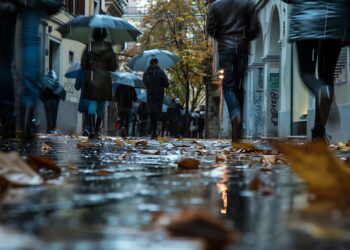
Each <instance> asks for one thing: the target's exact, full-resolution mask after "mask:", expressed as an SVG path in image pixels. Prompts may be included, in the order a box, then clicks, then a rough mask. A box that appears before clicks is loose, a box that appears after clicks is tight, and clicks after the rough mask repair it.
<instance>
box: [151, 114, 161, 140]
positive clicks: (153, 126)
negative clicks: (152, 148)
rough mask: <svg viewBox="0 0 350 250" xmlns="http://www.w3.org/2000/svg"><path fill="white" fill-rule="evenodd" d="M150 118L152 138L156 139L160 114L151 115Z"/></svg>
mask: <svg viewBox="0 0 350 250" xmlns="http://www.w3.org/2000/svg"><path fill="white" fill-rule="evenodd" d="M150 118H151V125H150V130H151V136H152V137H156V136H157V124H158V120H159V113H153V112H151V113H150Z"/></svg>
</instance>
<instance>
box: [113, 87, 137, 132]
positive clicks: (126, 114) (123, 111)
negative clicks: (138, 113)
mask: <svg viewBox="0 0 350 250" xmlns="http://www.w3.org/2000/svg"><path fill="white" fill-rule="evenodd" d="M115 100H116V102H117V104H118V113H119V117H120V123H121V136H122V137H126V136H128V134H129V118H130V111H131V107H132V105H133V103H134V102H136V101H137V95H136V91H135V88H134V87H131V86H127V85H118V87H117V89H116V91H115Z"/></svg>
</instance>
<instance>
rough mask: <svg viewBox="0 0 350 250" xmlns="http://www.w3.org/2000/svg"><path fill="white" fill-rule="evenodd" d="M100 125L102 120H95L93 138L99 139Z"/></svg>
mask: <svg viewBox="0 0 350 250" xmlns="http://www.w3.org/2000/svg"><path fill="white" fill-rule="evenodd" d="M101 124H102V120H101V119H98V118H97V120H96V126H95V136H96V137H100V136H101V135H100V130H101Z"/></svg>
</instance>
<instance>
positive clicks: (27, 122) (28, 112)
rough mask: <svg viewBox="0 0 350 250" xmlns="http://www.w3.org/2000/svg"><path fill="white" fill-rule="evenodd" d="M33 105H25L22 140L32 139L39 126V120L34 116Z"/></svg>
mask: <svg viewBox="0 0 350 250" xmlns="http://www.w3.org/2000/svg"><path fill="white" fill-rule="evenodd" d="M34 111H35V107H25V111H24V119H23V132H22V140H23V141H25V142H30V141H32V140H33V139H34V134H35V132H36V129H37V128H38V126H39V123H40V122H39V121H38V120H37V119H35V118H34Z"/></svg>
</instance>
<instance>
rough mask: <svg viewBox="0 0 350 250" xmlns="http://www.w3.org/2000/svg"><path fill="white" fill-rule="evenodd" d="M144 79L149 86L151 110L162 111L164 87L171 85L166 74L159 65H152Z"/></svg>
mask: <svg viewBox="0 0 350 250" xmlns="http://www.w3.org/2000/svg"><path fill="white" fill-rule="evenodd" d="M142 80H143V82H144V83H145V85H146V87H147V102H148V108H149V110H150V112H152V113H161V112H162V104H163V100H164V88H167V87H169V81H168V78H167V76H166V74H165V73H164V71H163V70H162V69H161V68H159V66H158V65H151V66H149V67H148V68H147V70H146V72H145V73H144V74H143V79H142Z"/></svg>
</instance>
